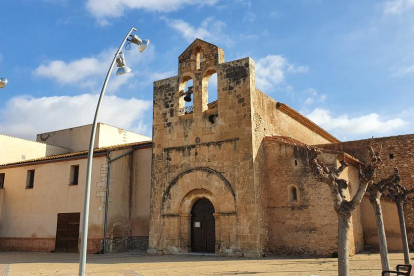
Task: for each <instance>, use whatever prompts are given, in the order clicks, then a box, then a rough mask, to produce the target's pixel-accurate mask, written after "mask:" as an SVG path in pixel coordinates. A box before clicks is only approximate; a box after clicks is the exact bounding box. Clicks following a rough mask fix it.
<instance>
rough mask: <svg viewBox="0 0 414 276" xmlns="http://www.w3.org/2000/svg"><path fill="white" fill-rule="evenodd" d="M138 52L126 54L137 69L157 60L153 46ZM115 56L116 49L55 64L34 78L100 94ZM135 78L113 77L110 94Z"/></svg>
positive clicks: (42, 67)
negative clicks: (142, 61)
mask: <svg viewBox="0 0 414 276" xmlns="http://www.w3.org/2000/svg"><path fill="white" fill-rule="evenodd" d="M134 50H135V51H134ZM134 50H133V49H131V51H128V52H125V59H126V62H127V66H130V67H132V68H133V65H134V64H137V63H139V61H141V60H145V61H146V62H147V61H148V60H152V59H153V56H154V46H153V45H151V47H148V49H147V50H146V51H145V52H143V53H139V52H138V51H136V49H134ZM115 53H116V49H109V50H105V51H103V52H101V53H99V54H98V55H96V56H92V57H84V58H80V59H76V60H72V61H69V62H65V61H63V60H52V61H49V62H47V63H45V64H42V65H40V66H39V67H37V68H36V69H35V70H34V71H33V75H34V76H36V77H43V78H48V79H51V80H54V81H56V82H57V83H58V84H61V85H73V86H77V87H82V88H89V89H91V90H94V91H99V90H100V88H101V86H102V84H103V82H104V80H105V76H106V73H107V71H108V69H109V66H110V64H111V62H112V59H113V57H114V54H115ZM114 72H116V66H115V68H114V70H113V73H114ZM133 77H134V73H133V72H132V73H129V74H125V75H122V76H117V77H112V78H111V80H110V81H109V84H108V89H107V91H108V93H111V92H112V93H113V92H116V91H117V90H118V89H119V88H120V87H121V86H122V85H124V84H126V83H127V82H128V81H129V80H130V79H132V78H133Z"/></svg>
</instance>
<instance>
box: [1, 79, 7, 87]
mask: <svg viewBox="0 0 414 276" xmlns="http://www.w3.org/2000/svg"><path fill="white" fill-rule="evenodd" d="M6 84H7V79H6V78H0V88H4V87H5V86H6Z"/></svg>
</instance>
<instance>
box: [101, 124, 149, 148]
mask: <svg viewBox="0 0 414 276" xmlns="http://www.w3.org/2000/svg"><path fill="white" fill-rule="evenodd" d="M149 140H151V138H150V137H148V136H144V135H141V134H138V133H134V132H131V131H128V130H125V129H122V128H119V127H113V126H110V125H106V124H103V123H100V124H99V137H98V146H99V147H100V148H102V147H107V146H112V145H120V144H128V143H135V142H142V141H149Z"/></svg>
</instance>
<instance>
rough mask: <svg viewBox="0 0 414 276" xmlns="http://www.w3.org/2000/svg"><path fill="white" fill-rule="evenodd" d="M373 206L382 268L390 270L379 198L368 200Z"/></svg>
mask: <svg viewBox="0 0 414 276" xmlns="http://www.w3.org/2000/svg"><path fill="white" fill-rule="evenodd" d="M370 201H371V204H372V206H373V207H374V212H375V220H376V222H377V231H378V242H379V249H380V255H381V265H382V270H390V262H389V261H388V247H387V237H386V236H385V229H384V220H383V218H382V208H381V202H380V199H378V198H377V199H375V200H370Z"/></svg>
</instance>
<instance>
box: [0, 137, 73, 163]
mask: <svg viewBox="0 0 414 276" xmlns="http://www.w3.org/2000/svg"><path fill="white" fill-rule="evenodd" d="M68 152H69V149H67V148H62V147H57V146H53V145H48V144H45V143H38V142H35V141H30V140H25V139H21V138H17V137H11V136H7V135H2V134H0V164H6V163H12V162H18V161H24V160H30V159H35V158H41V157H45V156H51V155H56V154H62V153H68Z"/></svg>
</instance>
